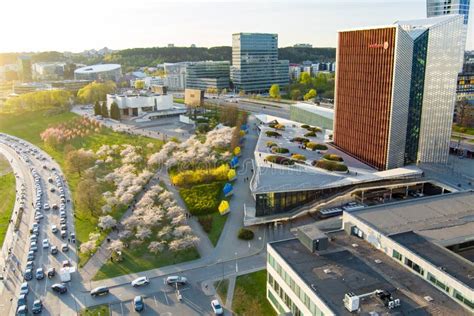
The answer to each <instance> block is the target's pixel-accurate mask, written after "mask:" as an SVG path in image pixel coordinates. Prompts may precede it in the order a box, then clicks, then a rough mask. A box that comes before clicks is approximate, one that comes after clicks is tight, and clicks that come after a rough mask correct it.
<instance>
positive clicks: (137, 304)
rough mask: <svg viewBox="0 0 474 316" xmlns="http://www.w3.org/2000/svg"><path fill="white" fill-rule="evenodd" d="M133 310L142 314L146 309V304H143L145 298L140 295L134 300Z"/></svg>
mask: <svg viewBox="0 0 474 316" xmlns="http://www.w3.org/2000/svg"><path fill="white" fill-rule="evenodd" d="M133 308H134V309H135V311H137V312H141V311H142V310H143V309H144V308H145V303H144V302H143V297H142V296H140V295H138V296H135V298H134V299H133Z"/></svg>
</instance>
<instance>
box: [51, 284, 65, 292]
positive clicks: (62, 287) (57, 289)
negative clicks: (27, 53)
mask: <svg viewBox="0 0 474 316" xmlns="http://www.w3.org/2000/svg"><path fill="white" fill-rule="evenodd" d="M51 289H52V290H53V291H55V292H58V293H59V294H64V293H66V292H67V287H66V286H65V285H64V284H61V283H56V284H53V285H51Z"/></svg>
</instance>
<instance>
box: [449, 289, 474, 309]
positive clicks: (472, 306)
mask: <svg viewBox="0 0 474 316" xmlns="http://www.w3.org/2000/svg"><path fill="white" fill-rule="evenodd" d="M454 297H455V298H456V299H458V300H459V301H460V302H461V303H464V305H466V306H467V307H469V308H470V309H471V310H474V302H472V301H470V300H468V299H467V298H465V297H464V296H463V295H462V294H461V293H459V292H458V291H456V290H454Z"/></svg>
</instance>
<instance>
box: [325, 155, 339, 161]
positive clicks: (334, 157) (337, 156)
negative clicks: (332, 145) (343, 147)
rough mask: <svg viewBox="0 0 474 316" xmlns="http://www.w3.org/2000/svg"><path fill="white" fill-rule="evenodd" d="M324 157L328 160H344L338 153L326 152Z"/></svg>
mask: <svg viewBox="0 0 474 316" xmlns="http://www.w3.org/2000/svg"><path fill="white" fill-rule="evenodd" d="M323 158H324V159H326V160H332V161H339V162H342V161H344V159H342V157H341V156H339V155H336V154H326V155H324V156H323Z"/></svg>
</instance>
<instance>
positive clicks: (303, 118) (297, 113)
mask: <svg viewBox="0 0 474 316" xmlns="http://www.w3.org/2000/svg"><path fill="white" fill-rule="evenodd" d="M290 119H291V120H293V121H296V122H299V123H303V124H308V125H313V126H320V127H321V128H324V129H327V130H331V131H332V130H333V125H334V108H328V107H323V106H319V105H316V104H311V103H305V102H298V103H295V104H291V105H290Z"/></svg>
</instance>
